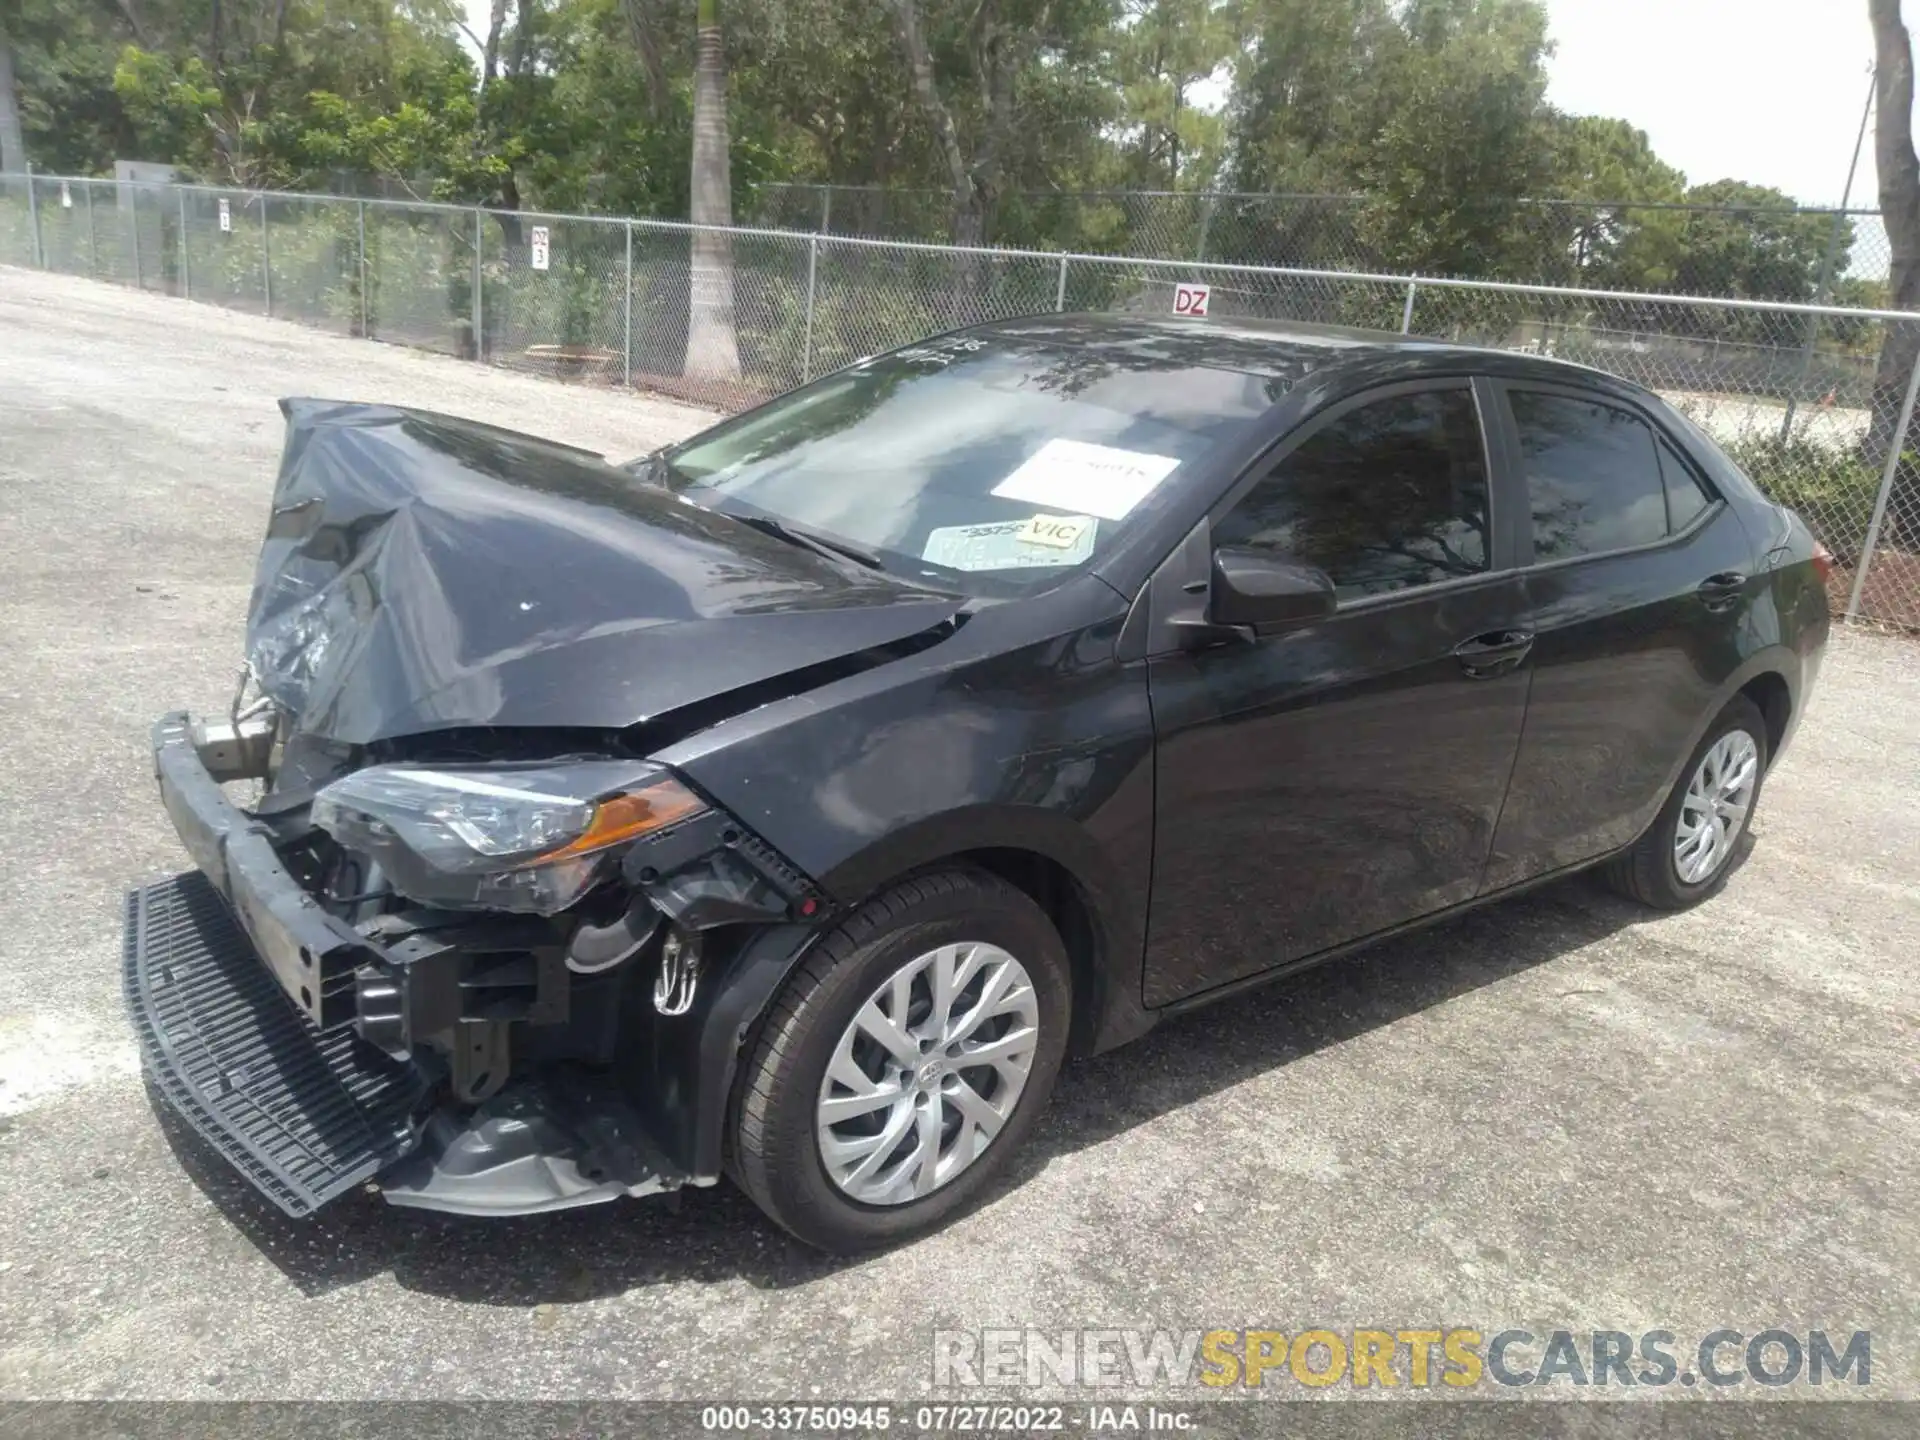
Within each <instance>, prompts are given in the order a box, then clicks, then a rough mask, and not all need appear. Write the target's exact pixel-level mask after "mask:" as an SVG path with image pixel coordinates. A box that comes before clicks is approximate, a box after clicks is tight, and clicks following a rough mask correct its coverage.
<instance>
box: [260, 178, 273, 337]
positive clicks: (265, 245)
mask: <svg viewBox="0 0 1920 1440" xmlns="http://www.w3.org/2000/svg"><path fill="white" fill-rule="evenodd" d="M267 236H268V227H267V197H266V196H265V195H262V196H261V197H260V283H261V293H262V294H263V295H264V296H265V297H266V301H267V315H268V317H269V318H271V317H272V315H273V250H272V248H271V242H270V241H269V240H268V238H267Z"/></svg>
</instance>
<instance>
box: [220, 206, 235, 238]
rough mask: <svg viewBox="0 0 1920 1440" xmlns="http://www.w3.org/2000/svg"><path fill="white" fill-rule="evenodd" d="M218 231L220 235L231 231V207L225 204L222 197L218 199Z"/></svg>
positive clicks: (228, 233) (229, 233)
mask: <svg viewBox="0 0 1920 1440" xmlns="http://www.w3.org/2000/svg"><path fill="white" fill-rule="evenodd" d="M220 233H221V234H222V235H231V234H232V233H233V207H232V206H230V205H229V204H227V202H226V200H225V199H224V198H222V199H221V201H220Z"/></svg>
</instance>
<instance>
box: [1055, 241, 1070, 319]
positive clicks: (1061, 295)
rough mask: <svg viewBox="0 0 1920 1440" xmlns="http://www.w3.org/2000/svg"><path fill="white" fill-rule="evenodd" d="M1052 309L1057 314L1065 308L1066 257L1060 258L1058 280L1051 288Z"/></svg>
mask: <svg viewBox="0 0 1920 1440" xmlns="http://www.w3.org/2000/svg"><path fill="white" fill-rule="evenodd" d="M1053 308H1054V310H1055V312H1056V313H1057V312H1059V311H1061V310H1064V309H1066V308H1067V257H1066V256H1064V255H1062V256H1061V257H1060V278H1059V280H1058V281H1056V282H1055V284H1054V287H1053Z"/></svg>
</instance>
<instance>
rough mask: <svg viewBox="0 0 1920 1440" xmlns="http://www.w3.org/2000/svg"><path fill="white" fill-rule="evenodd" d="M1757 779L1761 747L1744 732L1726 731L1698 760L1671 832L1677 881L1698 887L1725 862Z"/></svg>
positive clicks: (1751, 798) (1751, 801)
mask: <svg viewBox="0 0 1920 1440" xmlns="http://www.w3.org/2000/svg"><path fill="white" fill-rule="evenodd" d="M1759 779H1760V747H1759V746H1758V745H1757V744H1755V743H1754V739H1753V737H1752V736H1751V735H1749V734H1748V733H1747V732H1746V731H1744V730H1729V731H1728V732H1727V733H1726V734H1724V735H1722V736H1721V737H1720V738H1719V739H1718V740H1716V741H1714V743H1713V745H1712V746H1711V747H1710V748H1709V749H1708V751H1707V753H1706V754H1705V755H1703V756H1701V757H1700V764H1699V765H1698V766H1697V767H1696V768H1695V770H1694V772H1693V779H1692V780H1690V781H1689V782H1688V784H1687V793H1686V797H1685V798H1684V799H1683V800H1682V801H1681V802H1680V818H1679V822H1678V824H1677V825H1676V826H1675V828H1674V836H1673V868H1674V872H1675V873H1676V874H1678V875H1679V877H1680V880H1681V883H1683V884H1686V885H1698V884H1700V883H1701V882H1703V881H1705V880H1707V879H1709V878H1710V877H1712V876H1713V875H1714V874H1715V873H1716V872H1718V870H1719V869H1720V867H1721V866H1722V865H1724V864H1726V863H1727V860H1728V858H1729V857H1730V856H1731V855H1732V853H1733V844H1734V841H1735V840H1737V839H1739V837H1740V830H1741V827H1742V826H1743V825H1744V824H1745V823H1746V819H1747V811H1748V809H1749V808H1750V807H1751V806H1752V804H1753V792H1754V786H1755V785H1756V784H1757V783H1758V781H1759Z"/></svg>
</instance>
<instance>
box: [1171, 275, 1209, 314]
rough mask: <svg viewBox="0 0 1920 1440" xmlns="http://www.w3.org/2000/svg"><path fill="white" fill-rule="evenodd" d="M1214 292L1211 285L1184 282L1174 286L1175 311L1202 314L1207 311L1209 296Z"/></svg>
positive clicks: (1175, 312) (1177, 312) (1176, 312)
mask: <svg viewBox="0 0 1920 1440" xmlns="http://www.w3.org/2000/svg"><path fill="white" fill-rule="evenodd" d="M1212 293H1213V287H1212V286H1209V285H1194V284H1186V283H1182V284H1179V285H1175V286H1174V287H1173V313H1174V314H1176V315H1187V316H1201V315H1205V314H1206V313H1207V297H1208V296H1209V295H1211V294H1212Z"/></svg>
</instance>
